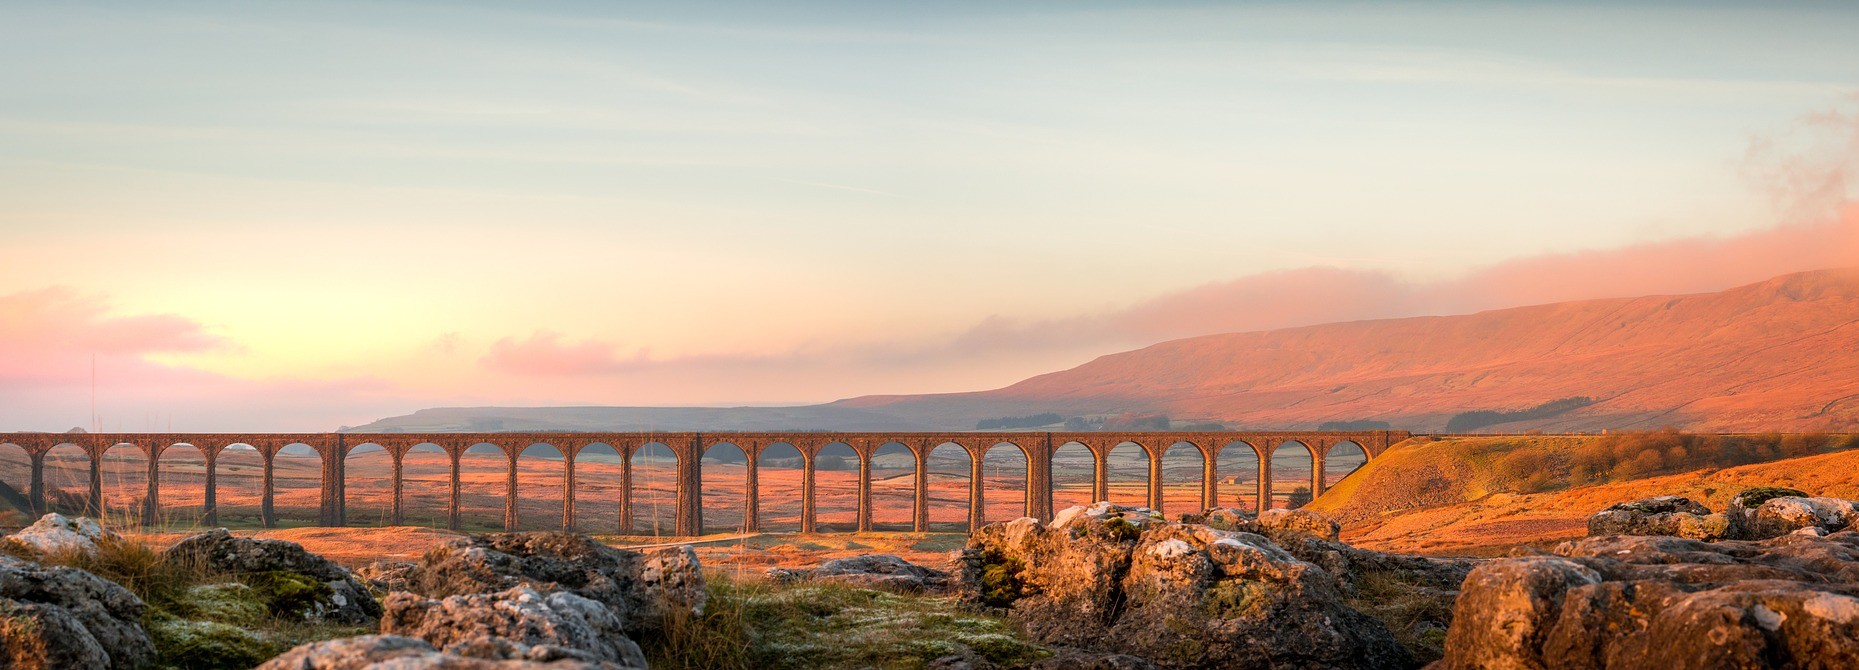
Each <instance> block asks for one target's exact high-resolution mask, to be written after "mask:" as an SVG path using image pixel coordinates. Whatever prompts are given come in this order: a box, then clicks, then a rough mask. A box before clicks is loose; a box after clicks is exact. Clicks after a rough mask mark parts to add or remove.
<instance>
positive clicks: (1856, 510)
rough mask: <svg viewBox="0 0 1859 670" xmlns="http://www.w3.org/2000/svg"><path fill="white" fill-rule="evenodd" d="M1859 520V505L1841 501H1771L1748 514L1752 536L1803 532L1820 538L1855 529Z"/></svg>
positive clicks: (1828, 499)
mask: <svg viewBox="0 0 1859 670" xmlns="http://www.w3.org/2000/svg"><path fill="white" fill-rule="evenodd" d="M1855 521H1859V503H1856V502H1853V501H1851V500H1841V499H1839V498H1803V497H1799V496H1782V497H1778V498H1770V499H1768V500H1765V501H1763V503H1762V504H1761V505H1759V506H1757V507H1756V508H1755V510H1754V511H1753V513H1751V514H1749V515H1748V534H1749V535H1750V536H1751V537H1776V536H1779V535H1786V534H1788V533H1793V532H1796V531H1801V530H1810V529H1811V532H1814V533H1816V534H1819V535H1825V534H1827V533H1833V532H1837V531H1840V530H1844V529H1847V528H1851V527H1852V525H1853V522H1855Z"/></svg>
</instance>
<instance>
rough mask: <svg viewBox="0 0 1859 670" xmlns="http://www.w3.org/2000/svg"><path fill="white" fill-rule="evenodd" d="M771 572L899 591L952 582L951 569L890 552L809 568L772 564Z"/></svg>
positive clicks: (790, 578) (786, 578)
mask: <svg viewBox="0 0 1859 670" xmlns="http://www.w3.org/2000/svg"><path fill="white" fill-rule="evenodd" d="M768 576H769V577H770V578H771V579H774V580H775V581H778V582H796V581H801V580H808V579H812V580H818V581H827V582H834V583H838V584H846V585H850V586H856V587H859V588H867V589H881V590H885V591H892V592H896V593H922V592H925V591H938V590H941V589H943V588H944V587H946V586H947V585H948V581H949V573H947V572H943V571H941V570H936V569H933V568H926V567H923V566H921V565H917V564H915V563H911V562H909V561H906V560H904V559H902V558H898V557H896V556H892V555H890V554H866V555H863V556H853V557H850V558H838V559H833V560H830V561H827V562H825V563H821V564H820V567H817V568H813V569H808V570H785V569H781V568H772V569H770V570H769V571H768Z"/></svg>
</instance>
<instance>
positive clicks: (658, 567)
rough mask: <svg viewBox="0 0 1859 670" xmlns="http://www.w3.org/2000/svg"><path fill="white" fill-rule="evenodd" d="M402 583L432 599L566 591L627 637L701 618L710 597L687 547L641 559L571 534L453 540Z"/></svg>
mask: <svg viewBox="0 0 1859 670" xmlns="http://www.w3.org/2000/svg"><path fill="white" fill-rule="evenodd" d="M407 579H408V581H410V582H411V586H412V588H411V589H410V590H412V591H414V592H416V593H420V594H422V595H425V596H427V597H430V598H442V597H445V596H450V595H457V594H473V593H497V592H500V591H505V590H508V589H510V588H512V587H517V586H527V587H530V588H533V589H536V590H538V591H545V592H546V591H557V590H560V591H568V592H570V593H574V594H576V595H579V596H582V597H584V598H588V599H591V600H594V601H596V602H599V603H601V604H603V605H606V606H607V607H608V608H610V609H612V610H613V612H614V614H615V615H617V616H619V617H620V621H621V623H622V624H623V625H624V627H625V629H626V630H627V632H629V633H638V632H641V631H651V630H656V628H657V627H658V626H659V625H660V622H662V621H663V619H664V617H665V616H667V615H669V614H674V613H676V614H680V615H700V614H702V613H703V608H704V602H705V599H707V598H708V597H709V596H708V593H707V591H706V590H705V587H704V577H703V570H702V567H701V566H700V565H699V564H698V561H697V554H696V552H694V551H692V550H691V548H690V547H687V546H677V547H668V548H664V549H658V550H654V551H650V552H646V553H643V554H642V553H639V552H633V551H626V550H622V549H615V548H613V547H609V546H607V545H604V544H601V543H600V542H598V541H596V540H594V539H593V538H591V537H588V536H586V535H578V534H568V533H492V534H486V535H473V536H470V537H462V538H458V539H456V540H453V541H451V542H449V543H447V544H445V545H443V546H440V547H437V548H434V549H433V550H432V551H429V552H427V553H426V555H425V556H424V557H422V558H421V560H420V563H419V567H418V569H417V570H413V571H411V574H409V575H408V577H407Z"/></svg>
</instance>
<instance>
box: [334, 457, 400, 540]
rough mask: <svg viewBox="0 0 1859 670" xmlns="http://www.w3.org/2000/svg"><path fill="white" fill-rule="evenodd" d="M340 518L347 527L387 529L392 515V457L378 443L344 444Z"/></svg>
mask: <svg viewBox="0 0 1859 670" xmlns="http://www.w3.org/2000/svg"><path fill="white" fill-rule="evenodd" d="M344 450H345V451H346V452H347V453H345V454H343V456H342V508H343V510H344V512H343V519H344V521H345V522H346V525H350V526H386V525H388V524H390V523H391V522H392V521H393V513H394V454H393V452H391V451H389V450H388V448H387V447H386V446H385V445H382V444H381V443H379V442H372V441H369V442H361V443H358V444H352V445H345V446H344Z"/></svg>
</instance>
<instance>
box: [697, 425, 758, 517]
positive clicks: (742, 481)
mask: <svg viewBox="0 0 1859 670" xmlns="http://www.w3.org/2000/svg"><path fill="white" fill-rule="evenodd" d="M697 466H698V468H699V472H698V478H699V479H701V480H702V481H703V500H702V504H703V508H704V530H705V532H711V531H716V532H729V533H741V532H744V531H745V530H747V528H748V518H747V514H746V510H747V509H748V504H749V501H748V497H749V452H748V451H746V450H744V449H743V448H742V447H741V445H738V444H736V443H735V442H731V441H728V440H724V441H720V442H714V443H712V444H710V446H708V447H705V448H704V451H703V457H702V458H700V459H698V461H697Z"/></svg>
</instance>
